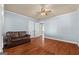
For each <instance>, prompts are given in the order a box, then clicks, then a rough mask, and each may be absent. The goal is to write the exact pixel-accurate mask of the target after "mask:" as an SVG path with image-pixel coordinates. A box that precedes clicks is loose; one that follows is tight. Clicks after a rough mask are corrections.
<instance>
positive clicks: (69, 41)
mask: <svg viewBox="0 0 79 59" xmlns="http://www.w3.org/2000/svg"><path fill="white" fill-rule="evenodd" d="M45 38H48V39H53V40H58V41H63V42H68V43H72V44H76V45H78V47H79V43H78V42H74V41H68V40H63V39H57V38H52V37H45Z"/></svg>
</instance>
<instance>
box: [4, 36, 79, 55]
mask: <svg viewBox="0 0 79 59" xmlns="http://www.w3.org/2000/svg"><path fill="white" fill-rule="evenodd" d="M4 53H7V55H79V47H78V46H77V45H75V44H71V43H67V42H61V41H56V40H51V39H46V38H45V42H44V44H42V42H41V38H40V37H38V38H33V39H32V41H31V42H30V43H26V44H22V45H19V46H16V47H13V48H9V49H4Z"/></svg>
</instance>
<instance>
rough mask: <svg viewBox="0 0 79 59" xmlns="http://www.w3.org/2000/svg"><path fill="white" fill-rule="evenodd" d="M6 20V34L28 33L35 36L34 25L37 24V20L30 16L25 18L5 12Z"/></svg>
mask: <svg viewBox="0 0 79 59" xmlns="http://www.w3.org/2000/svg"><path fill="white" fill-rule="evenodd" d="M4 20H5V30H4V32H5V33H6V32H8V31H28V33H29V34H31V36H33V34H34V32H33V30H34V29H33V27H34V25H33V24H34V23H35V19H33V18H31V17H28V16H23V15H20V14H15V13H13V12H9V11H5V15H4ZM30 29H31V30H30Z"/></svg>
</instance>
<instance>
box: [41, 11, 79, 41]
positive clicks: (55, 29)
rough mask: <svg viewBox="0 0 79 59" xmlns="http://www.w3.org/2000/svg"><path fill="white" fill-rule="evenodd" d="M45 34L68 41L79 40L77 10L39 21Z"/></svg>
mask: <svg viewBox="0 0 79 59" xmlns="http://www.w3.org/2000/svg"><path fill="white" fill-rule="evenodd" d="M41 22H43V23H44V26H45V36H47V37H52V38H58V39H62V40H68V41H75V42H78V41H79V12H78V11H77V12H72V13H68V14H64V15H60V16H56V17H51V18H48V19H45V20H43V21H41Z"/></svg>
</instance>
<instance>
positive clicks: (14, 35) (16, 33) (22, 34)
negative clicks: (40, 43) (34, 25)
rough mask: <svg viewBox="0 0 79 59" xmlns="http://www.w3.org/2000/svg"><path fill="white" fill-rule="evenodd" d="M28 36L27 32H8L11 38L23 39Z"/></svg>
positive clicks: (7, 34)
mask: <svg viewBox="0 0 79 59" xmlns="http://www.w3.org/2000/svg"><path fill="white" fill-rule="evenodd" d="M24 35H26V31H17V32H7V33H6V36H9V37H22V36H24Z"/></svg>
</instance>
